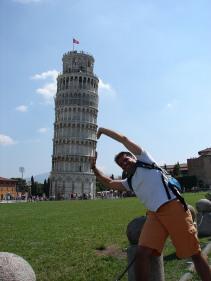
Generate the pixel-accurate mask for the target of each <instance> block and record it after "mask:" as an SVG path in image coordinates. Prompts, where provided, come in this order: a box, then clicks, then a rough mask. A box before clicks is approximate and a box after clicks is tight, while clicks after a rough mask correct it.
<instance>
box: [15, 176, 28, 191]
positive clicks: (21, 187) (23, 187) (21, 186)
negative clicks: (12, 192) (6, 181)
mask: <svg viewBox="0 0 211 281" xmlns="http://www.w3.org/2000/svg"><path fill="white" fill-rule="evenodd" d="M11 179H12V180H15V181H17V185H16V191H17V192H25V191H28V187H27V184H26V180H24V179H22V178H11Z"/></svg>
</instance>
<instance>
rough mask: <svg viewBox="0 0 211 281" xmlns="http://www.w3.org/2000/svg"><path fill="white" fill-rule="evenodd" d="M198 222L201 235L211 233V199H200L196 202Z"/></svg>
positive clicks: (204, 235)
mask: <svg viewBox="0 0 211 281" xmlns="http://www.w3.org/2000/svg"><path fill="white" fill-rule="evenodd" d="M196 209H197V212H198V213H197V224H198V235H199V237H207V236H210V235H211V201H210V200H208V199H200V200H199V201H198V202H196Z"/></svg>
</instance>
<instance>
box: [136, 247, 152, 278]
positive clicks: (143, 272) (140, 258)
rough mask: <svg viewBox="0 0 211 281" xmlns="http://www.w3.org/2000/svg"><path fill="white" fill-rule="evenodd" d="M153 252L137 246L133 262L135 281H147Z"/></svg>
mask: <svg viewBox="0 0 211 281" xmlns="http://www.w3.org/2000/svg"><path fill="white" fill-rule="evenodd" d="M152 252H153V250H152V249H150V248H147V247H143V246H138V249H137V252H136V260H135V276H136V281H149V272H150V257H151V256H152Z"/></svg>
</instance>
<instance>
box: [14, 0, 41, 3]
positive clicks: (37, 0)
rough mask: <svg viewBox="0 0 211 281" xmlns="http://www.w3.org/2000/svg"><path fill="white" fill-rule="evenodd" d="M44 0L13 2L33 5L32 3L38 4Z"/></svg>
mask: <svg viewBox="0 0 211 281" xmlns="http://www.w3.org/2000/svg"><path fill="white" fill-rule="evenodd" d="M41 1H42V0H13V2H16V3H19V4H31V3H38V2H41Z"/></svg>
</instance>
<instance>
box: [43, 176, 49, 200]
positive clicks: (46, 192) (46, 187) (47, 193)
mask: <svg viewBox="0 0 211 281" xmlns="http://www.w3.org/2000/svg"><path fill="white" fill-rule="evenodd" d="M43 191H44V193H45V196H46V197H49V191H50V179H49V178H48V180H46V179H45V180H44V185H43Z"/></svg>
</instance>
